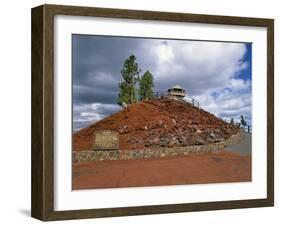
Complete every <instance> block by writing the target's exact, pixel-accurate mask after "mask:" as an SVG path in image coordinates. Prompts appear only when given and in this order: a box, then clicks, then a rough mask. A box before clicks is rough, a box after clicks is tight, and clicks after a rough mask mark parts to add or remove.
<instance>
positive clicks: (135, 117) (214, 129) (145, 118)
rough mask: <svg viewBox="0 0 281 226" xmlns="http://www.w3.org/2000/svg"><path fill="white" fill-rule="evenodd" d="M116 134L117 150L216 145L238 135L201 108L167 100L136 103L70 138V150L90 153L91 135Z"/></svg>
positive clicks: (230, 126)
mask: <svg viewBox="0 0 281 226" xmlns="http://www.w3.org/2000/svg"><path fill="white" fill-rule="evenodd" d="M106 129H109V130H114V131H116V132H119V142H120V143H119V147H120V149H121V150H124V149H137V148H145V147H150V148H153V147H159V146H162V147H174V146H188V145H202V144H208V143H214V142H219V141H221V140H223V139H226V138H228V137H230V136H231V135H232V134H235V133H237V132H238V128H237V127H235V126H234V125H231V124H229V123H226V122H224V121H223V120H221V119H218V118H217V117H215V116H214V115H212V114H210V113H209V112H206V111H204V110H203V109H199V108H196V107H194V106H192V105H191V104H188V103H183V102H181V101H176V100H172V99H168V98H164V99H153V100H148V101H143V102H138V103H136V104H133V105H131V106H130V107H128V108H126V109H124V110H122V111H119V112H117V113H115V114H112V115H110V116H108V117H107V118H104V119H103V120H100V121H98V122H96V123H95V124H92V125H91V126H89V127H87V128H84V129H82V130H80V131H78V132H76V133H75V134H74V135H73V150H74V151H81V150H91V149H92V146H93V133H94V132H95V131H99V130H106Z"/></svg>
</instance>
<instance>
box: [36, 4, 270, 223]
mask: <svg viewBox="0 0 281 226" xmlns="http://www.w3.org/2000/svg"><path fill="white" fill-rule="evenodd" d="M57 15H65V16H74V17H76V16H77V17H88V18H89V17H97V18H111V19H113V20H114V19H126V20H142V21H153V22H155V23H157V22H167V23H168V22H180V23H183V24H184V23H195V24H211V25H224V26H241V27H245V28H249V27H261V28H265V29H266V33H267V40H266V48H267V56H266V64H267V65H266V66H267V74H266V81H267V91H266V92H267V96H266V97H265V98H266V99H267V102H266V103H267V107H266V108H267V115H266V117H267V122H266V126H267V135H266V138H265V139H266V152H267V153H266V160H265V161H266V198H258V199H243V200H226V201H210V202H193V203H182V202H179V203H176V204H159V205H141V206H125V207H109V208H108V207H107V208H92V209H71V210H59V211H58V210H55V208H54V202H55V199H56V198H57V197H56V195H55V194H54V187H55V183H56V180H55V175H54V174H55V171H54V167H55V163H54V155H55V153H54V145H55V144H54V112H55V111H56V109H55V107H56V106H55V105H54V98H55V96H54V87H55V85H56V84H55V79H54V73H55V71H54V45H55V44H54V37H55V32H56V31H55V29H54V18H55V16H57ZM31 32H32V49H31V52H32V150H31V151H32V167H31V173H32V182H31V183H32V184H31V185H32V186H31V188H32V189H31V215H32V217H34V218H37V219H40V220H43V221H53V220H68V219H84V218H99V217H115V216H131V215H144V214H163V213H176V212H189V211H207V210H220V209H236V208H252V207H266V206H273V205H274V20H273V19H262V18H247V17H231V16H214V15H200V14H187V13H170V12H154V11H139V10H125V9H110V8H94V7H79V6H63V5H41V6H38V7H35V8H33V9H32V31H31Z"/></svg>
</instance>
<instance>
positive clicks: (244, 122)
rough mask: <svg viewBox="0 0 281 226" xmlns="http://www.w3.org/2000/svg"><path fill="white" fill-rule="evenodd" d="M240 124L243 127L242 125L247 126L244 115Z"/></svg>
mask: <svg viewBox="0 0 281 226" xmlns="http://www.w3.org/2000/svg"><path fill="white" fill-rule="evenodd" d="M240 122H241V125H242V126H247V122H246V121H245V119H244V116H243V115H241V116H240Z"/></svg>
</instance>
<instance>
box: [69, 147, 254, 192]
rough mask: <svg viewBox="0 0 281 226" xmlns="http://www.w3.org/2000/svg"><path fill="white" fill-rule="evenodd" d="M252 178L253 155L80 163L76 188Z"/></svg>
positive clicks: (75, 176) (216, 155)
mask: <svg viewBox="0 0 281 226" xmlns="http://www.w3.org/2000/svg"><path fill="white" fill-rule="evenodd" d="M242 181H251V156H240V155H238V154H234V153H229V152H227V153H226V152H224V153H218V154H210V155H201V156H180V157H171V158H159V159H139V160H118V161H101V162H90V163H79V164H76V165H74V167H73V189H91V188H120V187H139V186H157V185H158V186H159V185H178V184H198V183H200V184H201V183H202V184H203V183H223V182H242Z"/></svg>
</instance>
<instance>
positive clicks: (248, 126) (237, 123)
mask: <svg viewBox="0 0 281 226" xmlns="http://www.w3.org/2000/svg"><path fill="white" fill-rule="evenodd" d="M224 121H225V122H227V123H230V124H233V125H236V126H238V127H239V128H240V129H243V130H244V131H245V132H247V133H252V126H250V125H245V126H243V125H242V124H241V123H240V122H231V120H227V119H224Z"/></svg>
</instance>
